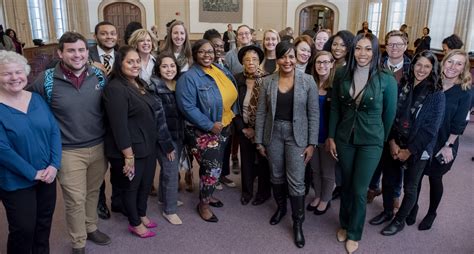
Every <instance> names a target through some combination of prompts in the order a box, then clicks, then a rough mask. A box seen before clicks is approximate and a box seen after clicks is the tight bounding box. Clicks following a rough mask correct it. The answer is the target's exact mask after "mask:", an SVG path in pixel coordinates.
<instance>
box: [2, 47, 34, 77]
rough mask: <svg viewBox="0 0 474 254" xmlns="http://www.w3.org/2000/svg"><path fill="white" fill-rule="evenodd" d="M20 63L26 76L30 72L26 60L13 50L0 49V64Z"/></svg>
mask: <svg viewBox="0 0 474 254" xmlns="http://www.w3.org/2000/svg"><path fill="white" fill-rule="evenodd" d="M12 63H13V64H20V65H22V66H23V68H24V70H25V74H26V76H28V75H29V74H30V71H31V67H30V65H28V60H26V58H25V57H24V56H22V55H20V54H18V53H16V52H15V51H7V50H0V65H4V64H12Z"/></svg>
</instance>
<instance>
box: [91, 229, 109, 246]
mask: <svg viewBox="0 0 474 254" xmlns="http://www.w3.org/2000/svg"><path fill="white" fill-rule="evenodd" d="M87 240H90V241H92V242H93V243H95V244H98V245H108V244H110V242H111V240H110V237H109V236H108V235H106V234H104V233H102V232H100V231H99V230H98V229H97V230H96V231H94V232H91V233H87Z"/></svg>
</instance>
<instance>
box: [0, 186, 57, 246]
mask: <svg viewBox="0 0 474 254" xmlns="http://www.w3.org/2000/svg"><path fill="white" fill-rule="evenodd" d="M0 199H2V202H3V206H4V207H5V211H6V214H7V220H8V231H9V234H8V242H7V253H8V254H17V253H33V254H42V253H49V235H50V232H51V221H52V219H53V213H54V209H55V207H56V180H55V181H54V182H53V183H51V184H46V183H43V182H40V183H38V184H36V185H34V186H32V187H29V188H26V189H21V190H16V191H4V190H2V189H0Z"/></svg>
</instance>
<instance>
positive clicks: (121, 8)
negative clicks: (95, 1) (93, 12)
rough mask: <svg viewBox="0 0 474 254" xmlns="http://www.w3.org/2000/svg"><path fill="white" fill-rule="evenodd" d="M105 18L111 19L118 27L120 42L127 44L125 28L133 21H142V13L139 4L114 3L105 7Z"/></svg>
mask: <svg viewBox="0 0 474 254" xmlns="http://www.w3.org/2000/svg"><path fill="white" fill-rule="evenodd" d="M104 20H105V21H109V22H111V23H112V24H114V25H115V26H116V27H117V32H118V43H119V45H125V43H124V41H123V37H124V34H125V28H126V27H127V25H128V23H130V22H132V21H136V22H140V23H141V21H142V14H141V11H140V8H138V6H136V5H134V4H131V3H113V4H109V5H107V6H106V7H105V8H104Z"/></svg>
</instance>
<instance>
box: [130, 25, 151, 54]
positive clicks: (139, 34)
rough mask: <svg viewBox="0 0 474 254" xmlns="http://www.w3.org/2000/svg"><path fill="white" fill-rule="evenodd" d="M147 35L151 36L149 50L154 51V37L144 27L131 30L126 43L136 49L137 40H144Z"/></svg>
mask: <svg viewBox="0 0 474 254" xmlns="http://www.w3.org/2000/svg"><path fill="white" fill-rule="evenodd" d="M147 35H149V36H150V38H151V44H152V48H151V51H152V52H155V51H156V49H157V41H156V38H155V36H154V35H153V34H152V33H151V32H150V31H148V30H146V29H145V28H141V29H138V30H136V31H135V32H133V33H132V35H130V39H128V45H130V46H132V47H134V48H136V49H137V48H138V42H140V41H142V40H144V39H145V37H146V36H147Z"/></svg>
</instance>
